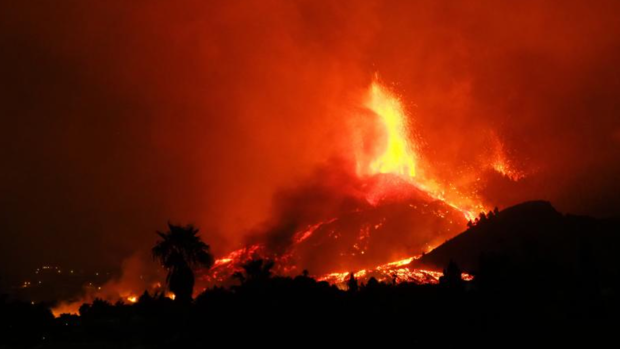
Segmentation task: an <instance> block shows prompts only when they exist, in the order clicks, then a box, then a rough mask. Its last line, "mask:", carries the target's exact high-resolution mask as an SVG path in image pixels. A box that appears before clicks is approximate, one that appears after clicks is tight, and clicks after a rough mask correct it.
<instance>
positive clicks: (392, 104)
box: [366, 81, 416, 177]
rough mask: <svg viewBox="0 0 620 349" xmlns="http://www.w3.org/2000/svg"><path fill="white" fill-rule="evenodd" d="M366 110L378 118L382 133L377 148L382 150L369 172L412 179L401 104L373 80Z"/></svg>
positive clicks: (411, 158) (412, 164) (412, 161)
mask: <svg viewBox="0 0 620 349" xmlns="http://www.w3.org/2000/svg"><path fill="white" fill-rule="evenodd" d="M366 107H368V109H370V110H372V111H373V112H374V113H375V114H376V115H377V116H378V117H379V118H380V120H381V123H382V124H383V125H382V126H383V127H384V130H385V132H384V134H385V142H384V143H385V144H382V145H380V146H381V147H382V148H383V151H382V152H381V154H380V155H379V156H378V157H377V158H376V159H375V160H374V161H372V163H371V164H370V168H369V169H370V173H371V174H377V173H389V174H394V175H398V176H401V177H414V176H415V174H416V156H415V153H414V152H413V148H412V146H411V144H410V142H409V137H408V127H407V118H406V115H405V112H404V110H403V106H402V104H401V103H400V101H399V100H398V99H397V98H396V97H394V96H392V95H390V93H389V92H388V91H387V90H386V88H385V87H383V86H381V85H380V84H379V83H378V82H376V81H375V82H373V83H372V85H371V86H370V93H369V98H368V101H367V103H366Z"/></svg>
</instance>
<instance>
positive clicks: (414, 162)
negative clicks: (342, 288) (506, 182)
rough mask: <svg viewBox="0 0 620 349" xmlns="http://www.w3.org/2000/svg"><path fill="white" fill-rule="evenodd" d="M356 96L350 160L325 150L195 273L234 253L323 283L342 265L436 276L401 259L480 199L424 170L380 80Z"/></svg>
mask: <svg viewBox="0 0 620 349" xmlns="http://www.w3.org/2000/svg"><path fill="white" fill-rule="evenodd" d="M362 104H363V108H362V109H363V111H362V112H361V113H360V115H359V120H357V121H356V122H354V123H353V124H355V125H357V126H358V129H356V130H353V131H352V132H351V133H353V134H356V135H358V136H360V137H359V139H357V141H356V142H353V143H354V144H353V145H352V149H353V150H354V151H353V153H354V154H353V155H354V156H353V159H351V157H346V156H343V157H339V158H335V159H333V160H332V161H330V162H328V164H326V165H325V166H324V167H322V168H320V169H319V170H317V171H316V173H315V174H314V176H311V177H310V178H308V179H307V180H306V181H304V182H303V183H302V184H300V185H299V186H297V187H294V188H292V189H290V190H285V191H283V192H281V193H280V194H279V195H276V197H275V199H274V212H273V214H272V218H271V220H270V221H268V222H266V223H265V224H264V225H263V226H261V227H259V228H258V229H257V231H256V232H255V233H254V234H252V235H253V238H252V239H250V241H248V244H247V246H246V247H244V248H241V249H239V250H236V251H233V252H231V253H230V254H229V255H227V256H225V257H223V258H220V259H218V260H217V261H216V263H215V266H214V267H213V268H212V270H210V271H208V272H205V273H203V275H202V276H201V277H200V278H199V280H202V281H203V282H204V283H206V285H207V286H208V285H210V284H214V283H215V284H221V283H225V282H226V281H225V280H227V279H229V278H230V276H231V275H232V274H233V273H234V272H236V271H239V270H240V266H241V265H242V264H243V263H244V262H246V261H248V260H250V259H269V260H273V261H274V262H275V268H274V271H275V272H276V273H278V274H279V275H287V276H290V275H295V274H300V273H302V272H303V271H307V272H309V273H311V274H312V275H313V276H316V277H317V278H318V279H320V280H326V281H329V282H332V283H341V282H342V281H343V280H344V279H345V278H346V276H347V275H349V273H354V274H355V276H358V277H364V278H368V277H369V276H375V277H376V278H378V279H380V280H387V279H391V280H393V281H394V282H397V281H414V282H436V281H437V278H438V275H439V274H437V273H434V272H430V271H418V270H408V269H403V268H402V266H403V265H405V264H408V263H410V262H411V261H412V260H413V259H415V258H418V256H420V255H422V254H423V253H425V252H428V251H430V250H431V249H432V248H433V247H434V246H437V245H438V244H440V243H441V242H443V241H445V240H446V239H448V238H451V237H453V236H455V235H456V234H458V233H459V232H461V231H463V230H464V229H465V227H466V224H467V222H468V221H469V220H472V219H474V217H475V216H476V212H480V211H483V210H484V208H485V207H484V205H482V204H481V203H480V200H478V199H477V196H476V195H475V192H473V191H472V190H463V189H464V188H459V187H457V186H456V185H454V184H452V183H443V182H442V181H440V180H438V179H437V178H434V177H432V176H431V175H430V173H432V172H433V171H431V170H430V168H428V165H427V164H428V163H429V162H428V161H425V160H424V158H423V157H422V156H421V155H420V154H418V152H417V151H416V149H417V147H416V145H415V144H414V143H413V142H412V137H411V133H412V131H411V130H410V127H409V125H410V123H409V118H408V116H407V114H406V112H405V108H404V107H403V105H402V103H401V101H400V99H399V98H398V97H396V96H395V95H394V94H393V93H392V92H391V91H390V90H389V89H387V88H386V87H384V86H383V85H381V84H380V83H379V82H378V81H375V82H373V84H372V85H371V86H370V88H369V91H368V94H367V96H366V97H365V100H364V101H363V102H362ZM360 125H361V126H360ZM354 138H355V137H354ZM465 189H471V188H465Z"/></svg>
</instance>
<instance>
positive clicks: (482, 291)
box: [0, 202, 620, 348]
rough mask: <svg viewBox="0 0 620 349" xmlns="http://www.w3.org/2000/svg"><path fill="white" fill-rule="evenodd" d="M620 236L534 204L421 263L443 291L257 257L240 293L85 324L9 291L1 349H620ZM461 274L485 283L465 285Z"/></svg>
mask: <svg viewBox="0 0 620 349" xmlns="http://www.w3.org/2000/svg"><path fill="white" fill-rule="evenodd" d="M618 233H619V232H618V230H617V224H616V223H614V222H613V221H600V220H594V219H591V218H584V217H574V216H564V215H561V214H559V213H557V212H556V211H555V210H554V209H553V208H552V207H551V206H550V205H549V204H546V203H541V202H534V203H526V204H523V205H519V206H516V207H513V208H511V209H507V210H504V211H502V212H496V213H491V214H489V215H488V216H487V215H485V217H484V218H481V219H480V220H479V221H478V222H474V224H472V226H471V227H470V229H468V231H466V232H464V233H463V234H461V235H459V236H457V237H456V238H454V239H452V240H450V241H448V242H446V243H445V244H444V245H443V246H441V247H439V248H437V249H436V250H435V251H434V252H432V253H430V254H429V255H427V256H425V257H423V258H422V259H421V260H420V261H419V263H420V264H423V265H427V266H428V265H439V264H443V265H444V266H445V268H444V277H443V278H442V280H441V282H440V284H438V285H416V284H413V283H400V284H384V283H379V282H377V281H376V280H374V279H370V280H369V281H368V282H366V283H365V284H361V283H359V282H358V280H355V279H350V281H349V283H348V285H347V286H348V287H347V289H346V290H341V289H339V288H337V287H336V286H333V285H329V284H328V283H326V282H317V281H316V280H314V279H312V278H310V277H308V276H307V275H300V276H297V277H295V278H284V277H276V276H273V275H271V272H270V269H271V267H272V264H270V263H268V262H265V261H262V260H256V261H252V262H250V263H248V264H247V265H246V266H244V269H245V272H244V273H242V274H239V275H237V278H238V280H239V285H238V286H234V287H232V288H229V289H222V288H214V289H210V290H207V291H206V292H204V293H202V294H200V295H199V296H198V297H196V299H194V300H193V301H192V302H179V301H172V300H170V299H168V298H165V297H163V296H161V295H149V294H147V293H145V294H144V295H143V296H142V297H141V298H140V299H139V301H138V302H137V303H135V304H131V305H129V304H123V303H117V304H110V303H107V302H105V301H100V300H97V301H95V302H93V303H92V304H84V305H83V306H82V308H81V309H80V316H75V315H63V316H61V317H60V318H56V319H55V318H54V317H53V316H52V314H51V312H50V311H49V309H48V308H47V307H46V306H45V305H43V304H36V305H33V304H30V303H22V302H18V301H12V300H10V298H8V297H6V296H5V297H3V298H2V299H0V347H43V348H46V347H51V348H151V347H152V348H184V347H212V346H214V345H217V344H220V343H223V344H224V345H240V344H244V343H252V344H254V345H256V344H261V343H262V344H267V345H276V346H289V347H290V346H294V347H297V346H301V345H304V344H311V343H317V344H318V343H321V345H330V346H331V345H334V344H340V345H346V346H347V347H351V346H353V345H366V346H367V345H371V344H370V343H382V344H384V345H386V344H387V345H389V344H392V343H401V344H405V345H407V346H408V347H421V346H432V347H459V348H460V347H463V348H468V347H497V348H502V347H520V346H528V347H538V346H541V345H547V346H552V347H555V346H558V345H571V346H577V347H603V346H604V347H614V346H615V345H617V344H618V342H620V335H618V334H617V333H618V330H617V329H618V328H619V327H618V325H620V321H619V320H620V276H619V274H618V265H619V263H618V261H617V259H616V258H617V256H618V254H616V253H615V251H618V244H617V241H618V239H617V234H618ZM453 261H456V262H453ZM461 265H462V266H461ZM461 267H462V270H461ZM461 271H467V272H470V273H473V274H474V275H475V279H474V280H473V281H471V282H465V281H462V280H461V277H460V276H461ZM373 345H377V344H373ZM379 345H380V344H379Z"/></svg>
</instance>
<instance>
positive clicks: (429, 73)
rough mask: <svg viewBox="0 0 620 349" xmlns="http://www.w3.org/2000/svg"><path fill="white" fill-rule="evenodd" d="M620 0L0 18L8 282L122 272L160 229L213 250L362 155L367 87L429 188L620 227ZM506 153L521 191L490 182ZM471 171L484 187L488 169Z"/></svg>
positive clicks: (309, 5)
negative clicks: (395, 123) (401, 130)
mask: <svg viewBox="0 0 620 349" xmlns="http://www.w3.org/2000/svg"><path fill="white" fill-rule="evenodd" d="M619 10H620V3H618V2H617V1H591V2H584V1H562V2H556V1H549V2H545V1H519V2H514V3H511V4H499V3H498V2H497V1H464V2H459V3H457V2H454V1H376V2H375V1H314V0H312V1H311V0H308V1H284V0H283V1H268V0H257V1H217V2H215V1H198V0H196V1H175V2H169V1H94V0H93V1H90V0H72V1H71V0H62V1H12V2H8V1H7V2H3V3H2V4H0V222H1V224H0V239H1V240H0V275H1V274H9V275H11V274H19V273H23V272H28V271H32V270H33V269H34V268H35V267H37V266H39V265H41V264H60V265H66V266H71V267H74V266H80V267H83V268H108V269H112V268H116V267H118V266H119V265H120V264H121V261H122V260H123V259H125V258H128V257H129V256H131V255H132V254H134V253H135V252H136V251H138V250H141V249H148V248H150V247H151V246H152V244H153V242H154V240H155V238H156V236H155V234H154V232H155V231H156V230H158V229H160V230H161V229H165V227H166V226H165V225H166V223H167V222H168V221H171V222H176V223H195V224H196V225H197V226H199V227H200V228H201V231H202V237H203V239H204V240H205V241H206V242H207V243H209V244H210V245H212V247H213V250H214V252H215V253H216V254H217V253H223V252H226V251H228V250H229V249H230V248H234V247H238V246H239V245H240V244H242V243H243V242H244V241H245V238H246V237H247V235H248V234H249V233H248V232H250V231H252V232H255V231H256V229H255V227H256V226H257V225H259V224H260V223H261V222H263V221H265V220H267V219H268V218H269V217H270V216H271V215H272V210H273V206H274V205H273V201H272V198H273V196H274V194H277V193H278V192H279V191H281V190H283V189H284V188H291V187H295V186H297V185H300V183H303V182H304V179H305V178H307V177H308V176H310V175H311V174H312V173H313V171H315V169H316V168H317V167H320V166H321V165H322V164H324V163H326V162H328V161H330V159H333V158H337V157H342V156H345V157H346V156H347V155H348V154H350V153H351V152H352V149H351V138H352V135H351V134H352V133H351V131H350V130H351V127H352V125H351V124H352V123H351V119H352V115H355V113H356V112H357V111H358V110H359V103H358V102H359V98H360V97H359V96H360V94H361V93H362V91H365V89H366V88H367V87H368V85H369V84H370V82H371V81H372V79H373V77H374V76H375V74H377V75H378V76H379V77H380V79H381V80H382V81H383V82H385V83H386V84H388V85H390V86H391V87H392V88H393V89H394V90H395V91H396V92H397V93H398V94H399V95H400V97H401V99H402V100H403V102H404V103H405V104H406V106H407V109H408V111H409V113H410V115H411V116H412V123H413V125H414V126H415V127H414V135H412V137H415V138H416V139H419V140H420V141H419V142H420V144H421V146H420V147H421V148H420V152H421V153H422V154H423V155H424V156H425V158H426V159H427V161H429V162H431V163H433V166H434V167H433V168H435V169H436V171H437V172H438V174H437V175H438V176H440V177H442V178H444V179H446V180H451V179H454V180H458V178H459V176H462V175H463V173H466V174H468V175H470V174H471V173H474V172H476V171H480V176H481V178H482V179H481V182H483V184H481V188H480V192H481V195H483V196H484V198H485V200H486V201H487V202H488V203H490V204H491V205H497V206H500V207H506V206H507V205H512V204H515V203H518V202H521V201H524V200H529V199H545V200H550V201H552V202H553V203H554V205H555V206H556V207H557V208H558V209H559V210H561V211H563V212H572V213H577V214H589V215H594V216H617V215H620V195H619V194H620V184H619V179H620V64H619V63H620V21H619V20H618V18H619V17H618V15H619V13H620V12H619ZM496 138H499V139H501V140H502V142H503V144H504V146H505V149H506V151H507V154H508V156H510V157H511V159H512V161H513V162H514V164H515V166H517V167H518V168H520V169H521V170H522V171H523V172H524V173H526V178H524V179H523V180H522V181H519V182H517V183H514V182H512V181H508V180H505V179H504V178H500V177H498V175H497V174H491V173H487V172H485V171H482V170H480V168H481V165H480V164H482V163H484V162H485V159H486V158H488V156H489V155H488V154H489V149H488V148H489V144H490V143H489V140H490V139H496ZM476 173H477V172H476Z"/></svg>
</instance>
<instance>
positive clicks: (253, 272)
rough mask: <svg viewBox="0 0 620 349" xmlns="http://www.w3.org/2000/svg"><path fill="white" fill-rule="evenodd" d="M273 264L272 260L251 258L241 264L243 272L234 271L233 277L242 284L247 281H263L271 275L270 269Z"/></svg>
mask: <svg viewBox="0 0 620 349" xmlns="http://www.w3.org/2000/svg"><path fill="white" fill-rule="evenodd" d="M273 266H274V262H273V261H266V260H263V259H252V260H249V261H247V262H246V263H245V264H243V265H242V266H241V267H242V268H243V270H244V271H245V273H241V272H236V273H234V274H233V278H235V279H238V280H239V281H240V282H241V283H242V284H243V283H245V282H248V281H250V282H256V281H259V282H260V281H265V280H268V279H269V278H270V277H271V269H272V268H273Z"/></svg>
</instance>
